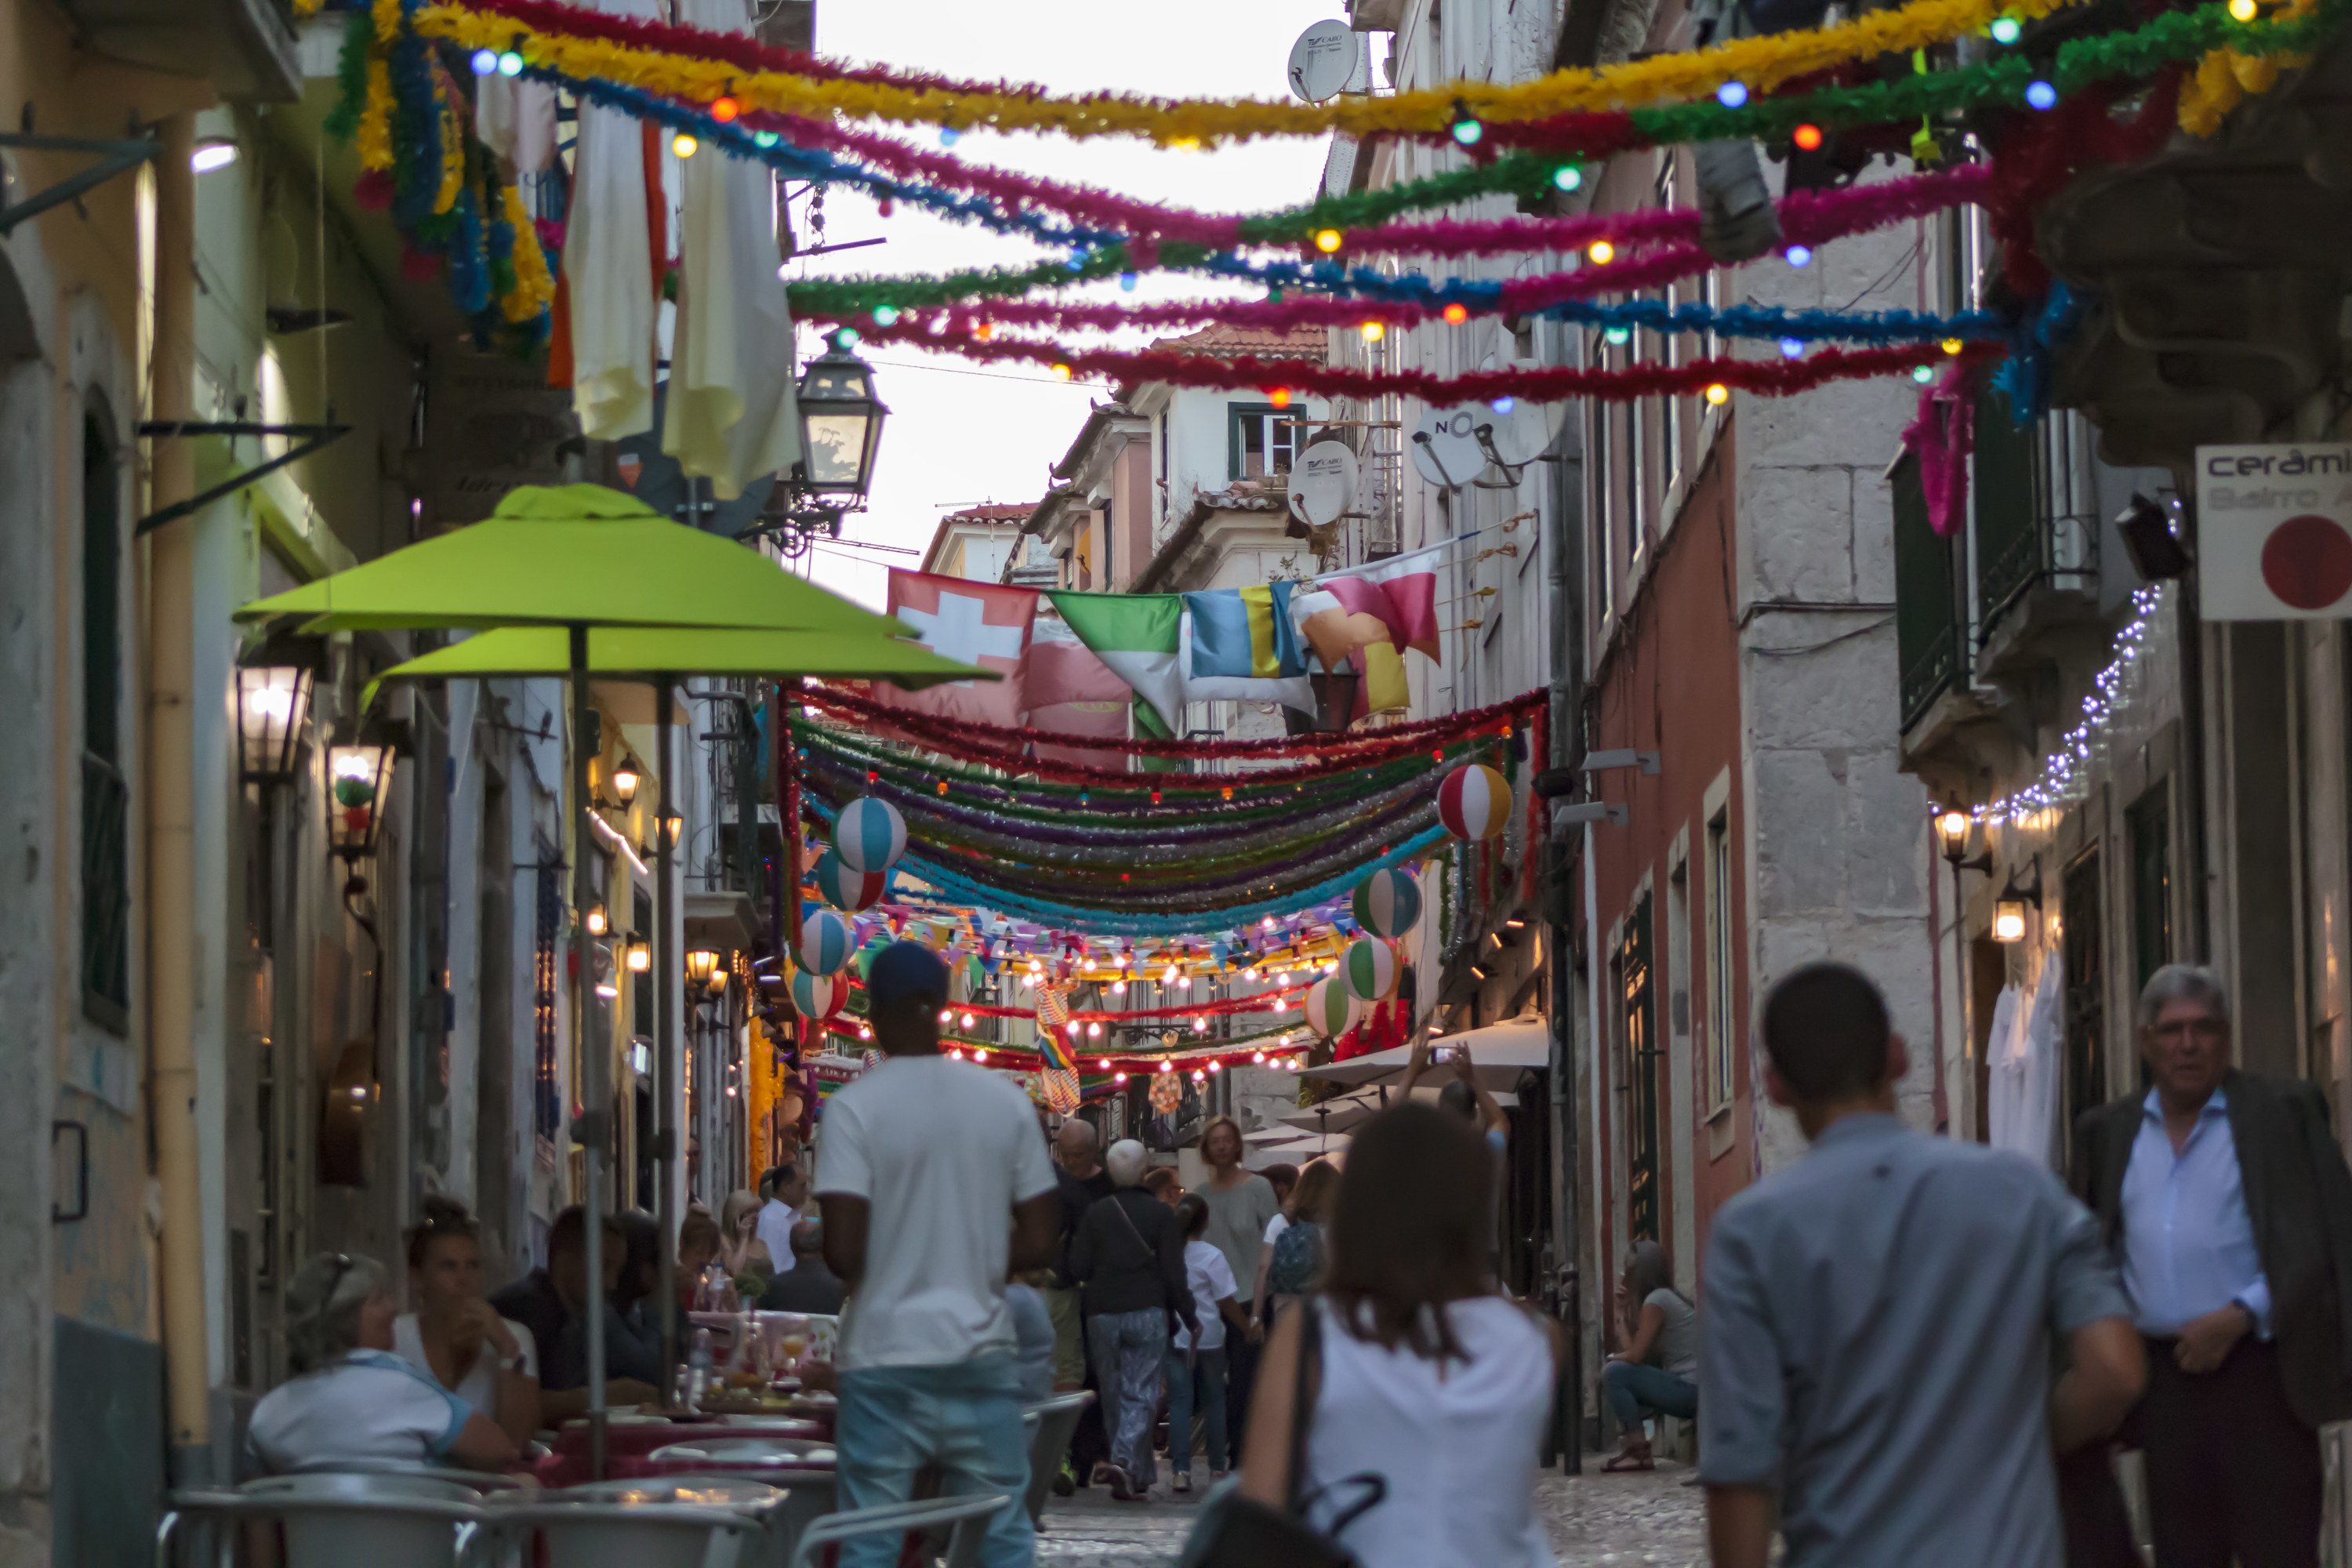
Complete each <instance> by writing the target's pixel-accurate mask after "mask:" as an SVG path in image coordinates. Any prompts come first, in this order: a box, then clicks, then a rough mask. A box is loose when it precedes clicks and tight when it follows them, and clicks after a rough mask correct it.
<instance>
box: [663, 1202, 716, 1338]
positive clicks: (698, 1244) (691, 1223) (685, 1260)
mask: <svg viewBox="0 0 2352 1568" xmlns="http://www.w3.org/2000/svg"><path fill="white" fill-rule="evenodd" d="M719 1244H720V1238H719V1222H718V1221H717V1220H715V1219H712V1218H711V1217H710V1215H709V1212H708V1211H707V1210H703V1209H699V1208H698V1209H691V1210H688V1213H687V1216H686V1217H685V1218H684V1219H682V1220H680V1221H679V1222H678V1226H677V1268H676V1270H675V1271H674V1272H675V1276H676V1279H675V1283H676V1284H677V1310H678V1316H679V1317H680V1319H681V1320H682V1319H683V1318H684V1317H685V1315H686V1314H687V1313H688V1312H691V1311H692V1310H694V1298H695V1292H696V1291H698V1289H701V1286H702V1274H703V1270H705V1269H707V1268H709V1267H710V1266H711V1264H712V1263H714V1262H716V1261H717V1260H718V1258H719Z"/></svg>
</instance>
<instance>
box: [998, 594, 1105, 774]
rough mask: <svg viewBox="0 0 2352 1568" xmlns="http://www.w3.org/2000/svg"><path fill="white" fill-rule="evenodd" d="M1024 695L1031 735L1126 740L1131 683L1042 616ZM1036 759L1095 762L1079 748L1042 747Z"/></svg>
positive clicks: (1032, 635) (1034, 630)
mask: <svg viewBox="0 0 2352 1568" xmlns="http://www.w3.org/2000/svg"><path fill="white" fill-rule="evenodd" d="M1022 690H1023V695H1024V700H1026V701H1027V702H1028V704H1029V727H1030V728H1031V729H1033V730H1044V731H1048V732H1050V733H1053V734H1056V735H1073V736H1077V737H1081V738H1083V739H1087V740H1110V741H1123V740H1125V739H1127V705H1128V700H1129V689H1128V683H1127V681H1126V680H1125V679H1122V678H1121V677H1120V675H1119V673H1118V671H1117V670H1115V669H1113V668H1110V666H1108V665H1107V664H1105V663H1104V662H1103V661H1102V658H1101V657H1100V656H1099V655H1097V653H1096V652H1095V651H1094V650H1093V649H1092V648H1089V647H1087V645H1086V644H1085V643H1083V642H1080V641H1079V640H1078V636H1077V634H1076V632H1074V631H1072V630H1070V628H1069V627H1068V626H1066V624H1064V623H1063V622H1061V621H1057V620H1053V619H1050V618H1048V617H1046V616H1038V617H1037V622H1036V624H1035V626H1032V627H1031V628H1030V632H1029V663H1028V667H1027V668H1025V669H1024V671H1023V672H1022ZM1037 754H1038V755H1039V756H1041V757H1044V758H1046V759H1047V760H1049V761H1053V762H1062V763H1089V762H1092V761H1093V760H1094V753H1093V752H1087V751H1083V750H1081V749H1079V748H1077V747H1075V746H1039V747H1038V748H1037Z"/></svg>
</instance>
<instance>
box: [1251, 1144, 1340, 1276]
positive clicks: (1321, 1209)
mask: <svg viewBox="0 0 2352 1568" xmlns="http://www.w3.org/2000/svg"><path fill="white" fill-rule="evenodd" d="M1338 1190H1339V1166H1337V1165H1334V1164H1333V1163H1331V1162H1330V1161H1328V1160H1317V1161H1315V1162H1314V1163H1311V1164H1309V1165H1308V1166H1307V1168H1306V1169H1305V1170H1303V1171H1301V1172H1299V1173H1298V1184H1297V1186H1295V1187H1293V1188H1292V1189H1291V1190H1290V1216H1289V1217H1290V1223H1289V1224H1288V1225H1286V1226H1283V1227H1282V1230H1281V1231H1280V1233H1278V1234H1277V1235H1276V1237H1275V1238H1274V1258H1273V1261H1272V1262H1271V1263H1270V1264H1269V1265H1268V1266H1267V1268H1266V1271H1265V1289H1266V1293H1267V1294H1268V1295H1269V1296H1272V1297H1273V1298H1274V1304H1275V1308H1276V1310H1277V1311H1278V1310H1280V1309H1281V1308H1282V1307H1284V1306H1286V1305H1287V1304H1288V1303H1290V1302H1292V1301H1295V1300H1299V1299H1300V1298H1302V1297H1304V1296H1307V1295H1310V1294H1312V1293H1313V1291H1314V1289H1315V1281H1316V1279H1318V1277H1319V1276H1320V1275H1321V1274H1322V1272H1323V1216H1324V1215H1325V1213H1326V1212H1327V1211H1328V1208H1329V1206H1330V1204H1331V1199H1332V1195H1333V1194H1335V1193H1336V1192H1338Z"/></svg>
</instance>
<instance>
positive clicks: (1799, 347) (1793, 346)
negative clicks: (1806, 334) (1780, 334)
mask: <svg viewBox="0 0 2352 1568" xmlns="http://www.w3.org/2000/svg"><path fill="white" fill-rule="evenodd" d="M1780 357H1781V358H1783V359H1802V358H1804V357H1805V344H1804V340H1802V339H1801V338H1782V339H1781V340H1780Z"/></svg>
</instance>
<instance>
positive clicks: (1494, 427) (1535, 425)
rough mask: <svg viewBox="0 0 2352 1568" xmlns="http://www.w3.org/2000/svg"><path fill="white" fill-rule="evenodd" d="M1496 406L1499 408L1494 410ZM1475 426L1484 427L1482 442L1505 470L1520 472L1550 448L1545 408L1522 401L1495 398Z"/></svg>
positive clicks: (1518, 398) (1529, 368) (1522, 398)
mask: <svg viewBox="0 0 2352 1568" xmlns="http://www.w3.org/2000/svg"><path fill="white" fill-rule="evenodd" d="M1514 368H1517V367H1514ZM1524 368H1526V369H1528V370H1532V369H1534V368H1535V367H1534V366H1533V365H1528V366H1526V367H1524ZM1496 403H1499V404H1501V405H1503V406H1502V407H1500V408H1497V407H1496V406H1495V404H1496ZM1479 422H1480V423H1481V424H1483V425H1485V426H1486V429H1487V436H1486V439H1487V441H1488V443H1490V444H1491V445H1492V446H1493V447H1494V449H1495V450H1494V456H1495V458H1497V459H1499V460H1500V461H1501V462H1502V464H1503V466H1504V467H1506V468H1524V467H1526V466H1527V465H1528V464H1529V463H1532V462H1534V461H1535V460H1536V459H1537V458H1540V457H1542V456H1543V454H1544V448H1545V447H1549V446H1550V445H1551V437H1552V424H1551V419H1550V416H1549V414H1548V413H1547V412H1546V409H1545V405H1542V404H1540V403H1537V402H1533V401H1531V400H1530V399H1528V398H1525V397H1498V398H1496V400H1495V403H1489V404H1487V405H1486V413H1485V416H1484V417H1483V418H1482V419H1481V420H1480V421H1479Z"/></svg>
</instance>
